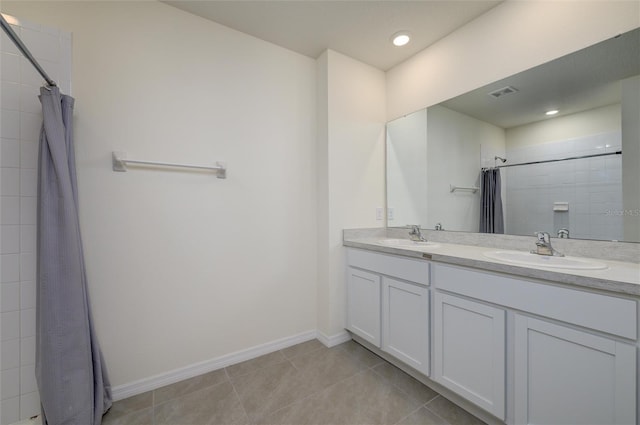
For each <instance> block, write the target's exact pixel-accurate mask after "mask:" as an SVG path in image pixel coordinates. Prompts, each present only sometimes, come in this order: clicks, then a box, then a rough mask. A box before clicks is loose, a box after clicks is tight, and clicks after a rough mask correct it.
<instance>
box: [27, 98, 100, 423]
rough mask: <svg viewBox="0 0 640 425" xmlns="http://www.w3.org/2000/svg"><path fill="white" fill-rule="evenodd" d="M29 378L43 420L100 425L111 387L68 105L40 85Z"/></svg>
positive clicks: (46, 421)
mask: <svg viewBox="0 0 640 425" xmlns="http://www.w3.org/2000/svg"><path fill="white" fill-rule="evenodd" d="M40 102H41V103H42V114H43V120H44V122H43V125H42V131H41V135H40V151H39V155H38V164H39V165H38V167H39V170H38V245H37V256H38V274H37V279H38V281H37V310H36V380H37V382H38V390H39V391H40V402H41V406H42V416H43V417H42V423H43V425H44V424H63V423H64V424H77V425H100V423H101V421H102V415H103V413H105V412H106V411H107V410H108V409H109V407H110V406H111V387H110V384H109V380H108V377H107V374H106V370H105V367H104V364H103V362H102V354H101V352H100V347H99V344H98V341H97V339H96V336H95V332H94V330H93V323H92V318H91V311H90V307H89V299H88V294H87V279H86V273H85V265H84V256H83V251H82V241H81V239H80V225H79V221H78V190H77V183H76V172H75V154H74V148H73V124H72V114H73V103H74V99H73V98H72V97H70V96H66V95H61V94H60V90H59V89H58V87H43V88H41V89H40Z"/></svg>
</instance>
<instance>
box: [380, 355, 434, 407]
mask: <svg viewBox="0 0 640 425" xmlns="http://www.w3.org/2000/svg"><path fill="white" fill-rule="evenodd" d="M391 366H393V365H391ZM393 367H396V366H393ZM399 370H400V371H401V372H402V373H405V374H406V375H407V376H408V377H409V378H411V379H413V380H415V381H416V382H418V383H420V385H424V384H423V383H422V382H420V381H418V380H417V379H415V378H414V377H412V376H411V375H409V374H407V373H406V372H404V371H403V370H402V369H399ZM372 372H373V373H375V374H376V375H378V376H379V377H381V378H382V379H384V380H385V381H386V382H388V383H389V384H391V386H392V387H394V388H395V389H397V390H399V391H400V392H402V393H403V394H405V395H406V396H407V397H409V398H411V399H413V397H411V394H409V391H407V390H405V389H404V388H402V387H400V386H399V385H397V384H395V383H394V382H393V381H392V380H391V379H389V378H387V377H385V376H383V375H382V374H381V373H380V372H378V371H376V370H375V368H372ZM424 386H425V387H427V388H429V389H430V390H432V391H433V392H434V393H435V395H434V396H433V397H431V398H430V399H429V400H427V401H425V402H422V404H421V406H425V407H426V404H427V403H430V402H431V401H433V400H435V399H436V398H437V397H439V396H440V393H439V392H437V391H436V390H434V389H433V388H430V387H428V386H427V385H424ZM413 400H415V401H417V402H418V403H420V402H421V401H420V400H416V399H413Z"/></svg>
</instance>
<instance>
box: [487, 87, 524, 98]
mask: <svg viewBox="0 0 640 425" xmlns="http://www.w3.org/2000/svg"><path fill="white" fill-rule="evenodd" d="M517 91H518V89H517V88H515V87H512V86H507V87H503V88H501V89H498V90H494V91H492V92H491V93H489V96H491V97H495V98H496V99H497V98H499V97H502V96H505V95H507V94H511V93H515V92H517Z"/></svg>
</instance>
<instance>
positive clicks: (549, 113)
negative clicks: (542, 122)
mask: <svg viewBox="0 0 640 425" xmlns="http://www.w3.org/2000/svg"><path fill="white" fill-rule="evenodd" d="M558 112H559V111H558V110H557V109H552V110H550V111H547V112H545V113H544V114H545V115H549V116H551V115H555V114H557V113H558Z"/></svg>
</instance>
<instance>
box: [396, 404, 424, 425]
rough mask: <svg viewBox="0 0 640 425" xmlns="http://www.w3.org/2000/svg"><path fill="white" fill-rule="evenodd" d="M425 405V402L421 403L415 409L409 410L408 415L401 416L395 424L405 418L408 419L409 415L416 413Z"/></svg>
mask: <svg viewBox="0 0 640 425" xmlns="http://www.w3.org/2000/svg"><path fill="white" fill-rule="evenodd" d="M423 407H424V404H421V405H420V406H418V407H417V408H416V409H415V410H413V411H411V412H409V413H408V414H407V415H405V416H403V417H401V418H400V419H399V420H398V422H396V423H395V424H394V425H398V424H399V423H400V422H402V421H404V420H405V419H407V418H408V417H409V416H411V415H413V414H414V413H416V412H418V411H419V410H420V409H422V408H423Z"/></svg>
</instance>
